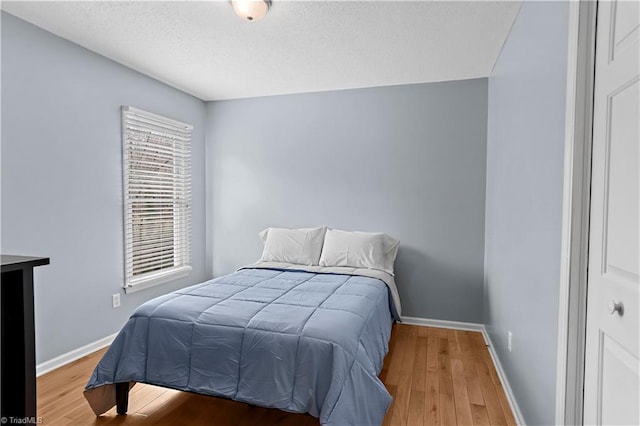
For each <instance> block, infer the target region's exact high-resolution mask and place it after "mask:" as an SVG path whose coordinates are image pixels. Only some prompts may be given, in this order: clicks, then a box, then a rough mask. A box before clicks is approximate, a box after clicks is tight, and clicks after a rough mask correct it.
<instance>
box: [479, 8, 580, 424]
mask: <svg viewBox="0 0 640 426" xmlns="http://www.w3.org/2000/svg"><path fill="white" fill-rule="evenodd" d="M568 9H569V7H568V3H566V2H529V1H525V2H524V3H523V6H522V9H521V10H520V13H519V15H518V17H517V19H516V21H515V24H514V26H513V29H512V31H511V34H510V35H509V37H508V39H507V41H506V44H505V45H504V48H503V50H502V53H501V54H500V56H499V58H498V61H497V63H496V65H495V68H494V71H493V73H492V75H491V77H490V78H489V111H488V137H487V208H486V236H485V239H486V244H485V252H486V253H485V255H486V262H485V298H484V322H485V324H486V326H487V329H488V331H489V334H490V336H491V339H492V341H493V343H494V344H495V350H496V351H497V354H498V356H499V358H500V362H501V364H502V365H503V367H504V369H505V371H506V374H507V377H508V380H509V382H510V384H511V387H512V389H513V392H514V394H515V396H516V399H517V401H518V404H519V406H520V409H521V411H522V413H523V415H524V418H525V421H526V422H527V423H528V424H554V423H555V418H554V415H555V390H556V389H555V380H556V347H557V342H556V339H557V323H558V294H559V282H560V245H561V216H562V185H563V157H564V155H563V152H564V123H565V121H564V117H565V91H566V90H565V87H566V61H567V34H568ZM509 330H511V332H512V333H513V349H512V352H509V351H508V349H507V333H508V331H509Z"/></svg>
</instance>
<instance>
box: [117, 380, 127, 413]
mask: <svg viewBox="0 0 640 426" xmlns="http://www.w3.org/2000/svg"><path fill="white" fill-rule="evenodd" d="M128 409H129V382H124V383H116V411H117V412H118V415H124V414H127V410H128Z"/></svg>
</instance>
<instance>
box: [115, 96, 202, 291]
mask: <svg viewBox="0 0 640 426" xmlns="http://www.w3.org/2000/svg"><path fill="white" fill-rule="evenodd" d="M192 130H193V126H191V125H189V124H184V123H181V122H179V121H175V120H171V119H168V118H165V117H162V116H159V115H156V114H152V113H149V112H145V111H141V110H139V109H136V108H133V107H122V159H123V181H124V251H125V286H124V287H125V290H126V291H127V292H129V291H136V290H140V289H142V288H146V287H150V286H152V285H156V284H160V283H163V282H167V281H170V280H173V279H176V278H180V277H183V276H186V275H188V274H189V271H190V270H191V266H190V249H191V225H190V222H191V148H190V145H191V131H192Z"/></svg>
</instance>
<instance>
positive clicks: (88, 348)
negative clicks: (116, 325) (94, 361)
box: [36, 333, 118, 377]
mask: <svg viewBox="0 0 640 426" xmlns="http://www.w3.org/2000/svg"><path fill="white" fill-rule="evenodd" d="M117 335H118V333H114V334H112V335H110V336H107V337H103V338H102V339H100V340H96V341H95V342H92V343H89V344H88V345H84V346H82V347H81V348H78V349H74V350H72V351H69V352H67V353H65V354H62V355H60V356H57V357H55V358H52V359H50V360H49V361H45V362H43V363H40V364H38V365H36V377H39V376H42V375H43V374H46V373H48V372H50V371H52V370H55V369H56V368H60V367H62V366H63V365H67V364H69V363H70V362H73V361H75V360H77V359H80V358H82V357H83V356H87V355H89V354H90V353H93V352H95V351H97V350H99V349H102V348H104V347H106V346H109V345H110V344H111V342H113V339H115V338H116V336H117Z"/></svg>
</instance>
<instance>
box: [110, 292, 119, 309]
mask: <svg viewBox="0 0 640 426" xmlns="http://www.w3.org/2000/svg"><path fill="white" fill-rule="evenodd" d="M111 304H112V305H113V309H115V308H119V307H120V293H116V294H114V295H113V296H111Z"/></svg>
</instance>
